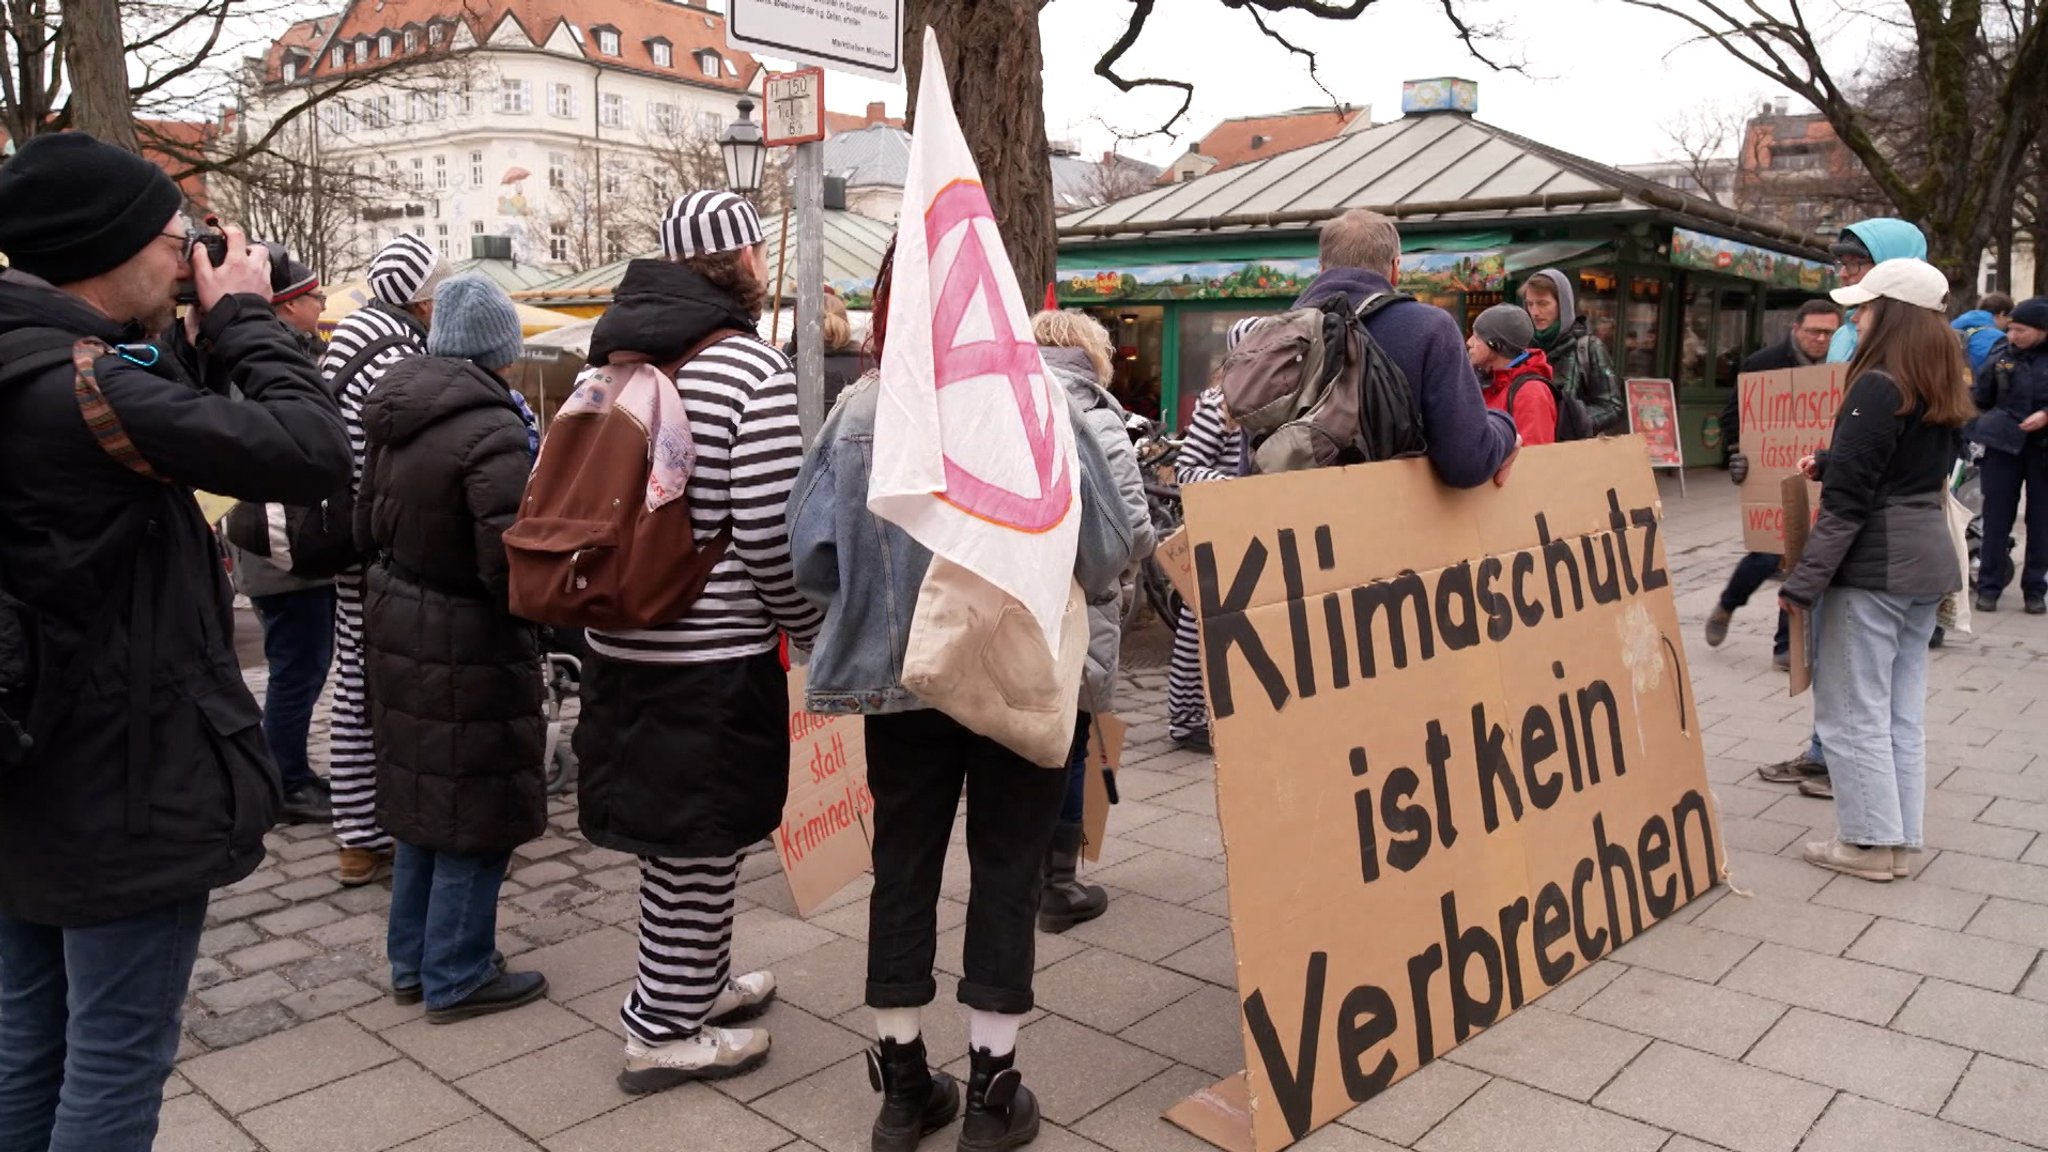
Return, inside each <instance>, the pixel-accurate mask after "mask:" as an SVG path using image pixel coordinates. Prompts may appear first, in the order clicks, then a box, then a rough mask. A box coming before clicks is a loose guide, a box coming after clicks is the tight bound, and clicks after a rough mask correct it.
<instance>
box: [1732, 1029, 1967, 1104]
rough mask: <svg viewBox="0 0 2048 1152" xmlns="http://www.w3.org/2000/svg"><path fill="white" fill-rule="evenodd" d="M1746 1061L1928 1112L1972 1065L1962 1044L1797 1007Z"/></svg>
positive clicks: (1760, 1066)
mask: <svg viewBox="0 0 2048 1152" xmlns="http://www.w3.org/2000/svg"><path fill="white" fill-rule="evenodd" d="M1743 1062H1744V1063H1747V1064H1754V1065H1756V1066H1757V1067H1759V1068H1769V1069H1771V1070H1772V1071H1774V1072H1783V1073H1785V1074H1786V1075H1787V1076H1796V1077H1799V1078H1800V1079H1803V1080H1813V1081H1818V1082H1819V1083H1822V1084H1826V1085H1829V1086H1831V1087H1835V1088H1840V1089H1842V1090H1843V1091H1845V1092H1854V1093H1856V1094H1857V1095H1859V1096H1864V1097H1868V1098H1870V1099H1872V1100H1883V1101H1885V1102H1886V1103H1888V1104H1893V1105H1897V1106H1899V1107H1902V1108H1908V1109H1911V1110H1913V1111H1915V1112H1924V1113H1926V1114H1928V1115H1930V1116H1931V1115H1933V1114H1934V1113H1936V1112H1938V1111H1940V1109H1941V1106H1942V1103H1943V1102H1944V1101H1946V1100H1947V1099H1948V1096H1949V1091H1950V1090H1951V1089H1953V1088H1954V1087H1955V1084H1956V1080H1957V1079H1958V1078H1960V1077H1961V1076H1962V1074H1963V1069H1964V1068H1965V1067H1967V1066H1968V1065H1969V1063H1970V1054H1969V1053H1968V1052H1965V1051H1963V1050H1962V1049H1960V1048H1951V1047H1949V1046H1948V1045H1946V1044H1937V1043H1935V1042H1934V1041H1932V1040H1920V1039H1916V1038H1915V1037H1912V1036H1904V1035H1901V1034H1899V1033H1897V1032H1888V1031H1886V1030H1885V1029H1883V1028H1876V1027H1872V1026H1871V1025H1869V1024H1859V1023H1856V1022H1855V1021H1851V1020H1843V1019H1841V1018H1840V1017H1836V1016H1825V1015H1822V1014H1821V1013H1818V1012H1809V1011H1807V1010H1806V1009H1804V1008H1794V1009H1793V1010H1792V1011H1790V1012H1788V1013H1786V1014H1785V1018H1784V1019H1783V1020H1780V1021H1778V1023H1777V1025H1776V1026H1775V1027H1773V1028H1772V1029H1771V1030H1770V1032H1769V1033H1768V1034H1766V1035H1765V1036H1764V1038H1763V1039H1762V1040H1760V1041H1758V1042H1757V1046H1756V1047H1755V1048H1753V1049H1751V1050H1750V1053H1749V1055H1748V1056H1746V1057H1744V1058H1743Z"/></svg>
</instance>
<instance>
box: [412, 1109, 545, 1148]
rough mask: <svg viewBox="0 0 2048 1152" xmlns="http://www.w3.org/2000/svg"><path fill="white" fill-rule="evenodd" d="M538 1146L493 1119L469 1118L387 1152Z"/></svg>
mask: <svg viewBox="0 0 2048 1152" xmlns="http://www.w3.org/2000/svg"><path fill="white" fill-rule="evenodd" d="M539 1148H540V1145H538V1144H535V1143H533V1142H532V1141H530V1140H528V1139H527V1138H526V1137H524V1136H521V1135H520V1134H519V1133H517V1132H514V1131H513V1130H512V1129H511V1128H510V1127H508V1126H507V1125H506V1124H505V1122H504V1121H503V1120H500V1119H498V1118H497V1117H496V1116H472V1117H470V1118H469V1119H467V1120H464V1121H463V1122H462V1123H460V1124H451V1125H449V1126H448V1127H446V1128H443V1129H441V1130H440V1131H439V1132H434V1133H430V1134H428V1135H425V1136H422V1137H420V1138H419V1139H417V1140H409V1141H407V1142H405V1143H404V1144H400V1145H399V1146H398V1147H396V1148H393V1149H392V1150H391V1152H536V1150H537V1149H539Z"/></svg>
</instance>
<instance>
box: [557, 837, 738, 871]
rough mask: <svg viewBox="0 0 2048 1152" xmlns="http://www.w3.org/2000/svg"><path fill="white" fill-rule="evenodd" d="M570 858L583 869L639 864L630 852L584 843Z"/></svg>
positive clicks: (579, 842)
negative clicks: (579, 850)
mask: <svg viewBox="0 0 2048 1152" xmlns="http://www.w3.org/2000/svg"><path fill="white" fill-rule="evenodd" d="M577 843H578V844H583V841H582V840H581V839H578V840H577ZM571 859H573V860H575V861H576V866H577V867H578V868H583V869H599V868H612V867H616V866H617V865H620V864H631V865H633V871H635V872H638V871H639V870H640V866H639V864H638V863H637V862H636V861H635V860H634V858H633V854H632V853H630V852H618V851H614V850H613V849H610V848H592V847H589V846H588V845H584V847H583V850H582V851H581V852H578V853H576V855H575V856H573V857H571ZM749 859H751V857H750V858H749Z"/></svg>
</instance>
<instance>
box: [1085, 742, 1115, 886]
mask: <svg viewBox="0 0 2048 1152" xmlns="http://www.w3.org/2000/svg"><path fill="white" fill-rule="evenodd" d="M1124 733H1125V725H1124V722H1123V721H1121V720H1119V719H1117V718H1116V717H1114V716H1097V717H1095V723H1094V725H1093V726H1092V727H1091V728H1089V730H1088V769H1087V772H1086V774H1085V776H1083V778H1082V784H1081V858H1082V859H1084V860H1086V861H1088V862H1089V863H1091V864H1092V863H1094V862H1095V861H1097V860H1100V859H1102V841H1103V839H1104V837H1106V836H1107V835H1108V833H1109V805H1110V795H1109V789H1110V780H1111V779H1112V778H1113V777H1115V775H1116V774H1117V773H1118V772H1119V771H1122V770H1123V766H1124Z"/></svg>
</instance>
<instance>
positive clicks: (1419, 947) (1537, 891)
mask: <svg viewBox="0 0 2048 1152" xmlns="http://www.w3.org/2000/svg"><path fill="white" fill-rule="evenodd" d="M1185 499H1186V501H1187V520H1188V528H1189V531H1190V533H1191V535H1192V537H1193V541H1194V564H1195V582H1196V592H1197V595H1196V597H1195V598H1194V601H1193V603H1194V604H1195V605H1196V606H1197V613H1198V615H1199V617H1200V619H1201V633H1202V647H1203V662H1204V668H1205V674H1206V678H1207V687H1208V692H1209V699H1210V702H1211V707H1212V711H1213V714H1214V726H1213V729H1212V731H1213V734H1214V739H1215V742H1216V750H1217V769H1216V773H1217V775H1216V779H1217V804H1218V813H1219V818H1220V820H1221V823H1222V828H1223V839H1224V845H1225V848H1226V852H1227V859H1228V879H1229V903H1230V919H1231V933H1232V936H1233V938H1234V940H1235V944H1236V954H1237V965H1238V966H1237V972H1238V992H1239V1005H1240V1010H1241V1016H1240V1025H1241V1027H1242V1030H1243V1039H1244V1047H1245V1059H1246V1063H1247V1072H1246V1073H1245V1074H1244V1083H1243V1085H1242V1088H1241V1089H1240V1088H1239V1087H1237V1086H1233V1085H1230V1084H1224V1085H1219V1086H1218V1087H1217V1088H1216V1089H1214V1090H1212V1091H1208V1092H1204V1093H1202V1094H1200V1095H1198V1096H1197V1097H1195V1098H1193V1099H1191V1100H1189V1101H1187V1102H1185V1103H1183V1104H1182V1105H1180V1106H1179V1107H1177V1108H1175V1109H1174V1110H1173V1111H1172V1112H1170V1113H1169V1114H1168V1116H1169V1118H1170V1119H1172V1120H1174V1121H1175V1122H1176V1123H1179V1124H1181V1125H1182V1126H1183V1127H1185V1128H1187V1129H1188V1130H1189V1131H1192V1132H1195V1133H1196V1134H1198V1135H1202V1136H1204V1137H1205V1138H1208V1139H1210V1140H1212V1141H1214V1142H1216V1143H1218V1144H1220V1145H1222V1146H1224V1147H1228V1148H1234V1149H1242V1150H1244V1152H1274V1150H1275V1149H1279V1148H1282V1147H1285V1146H1286V1145H1288V1144H1291V1143H1293V1142H1295V1141H1297V1140H1300V1139H1302V1138H1303V1137H1305V1136H1307V1135H1308V1133H1309V1132H1310V1131H1312V1130H1313V1129H1315V1128H1316V1127H1318V1126H1320V1125H1322V1124H1324V1123H1327V1122H1328V1121H1330V1120H1332V1119H1335V1118H1336V1117H1337V1116H1339V1115H1341V1114H1342V1113H1344V1112H1346V1111H1348V1110H1349V1109H1351V1108H1352V1107H1353V1106H1354V1105H1356V1104H1357V1103H1359V1102H1362V1101H1365V1100H1369V1099H1371V1098H1373V1097H1374V1096H1376V1095H1378V1094H1379V1093H1381V1092H1382V1091H1385V1090H1386V1089H1387V1088H1388V1087H1389V1086H1390V1085H1392V1084H1394V1083H1396V1082H1398V1081H1399V1080H1401V1079H1402V1078H1403V1077H1406V1076H1408V1075H1409V1074H1411V1073H1413V1072H1415V1071H1416V1070H1417V1069H1419V1068H1422V1067H1424V1066H1426V1065H1428V1064H1429V1063H1431V1062H1432V1061H1434V1060H1435V1059H1437V1058H1438V1057H1439V1056H1441V1055H1442V1054H1443V1053H1445V1052H1447V1051H1449V1050H1450V1049H1451V1048H1453V1047H1455V1046H1456V1045H1458V1044H1460V1043H1462V1042H1463V1041H1465V1040H1466V1039H1468V1038H1469V1037H1471V1036H1472V1035H1474V1034H1475V1033H1476V1032H1478V1031H1479V1030H1481V1029H1483V1028H1486V1027H1489V1026H1491V1025H1493V1024H1495V1023H1497V1022H1498V1021H1500V1020H1501V1019H1502V1018H1504V1017H1505V1016H1507V1015H1508V1014H1509V1013H1511V1012H1513V1011H1515V1010H1516V1009H1519V1008H1521V1007H1523V1006H1524V1005H1526V1004H1528V1003H1530V1002H1531V1001H1534V1000H1535V999H1537V998H1538V997H1539V996H1541V995H1543V993H1544V992H1545V991H1547V990H1548V989H1550V988H1553V987H1556V986H1557V985H1558V984H1560V983H1562V982H1563V981H1565V980H1566V979H1568V978H1569V977H1570V976H1571V975H1572V974H1573V973H1574V972H1577V971H1579V970H1580V969H1581V968H1582V967H1584V966H1585V965H1588V964H1591V963H1592V962H1593V961H1595V960H1597V959H1599V958H1600V957H1602V956H1604V955H1606V954H1607V953H1609V952H1610V951H1612V950H1613V949H1614V948H1616V947H1618V946H1619V945H1621V944H1622V943H1624V942H1626V941H1627V940H1630V939H1633V938H1634V937H1636V936H1638V935H1640V934H1641V933H1643V932H1645V931H1647V930H1649V929H1651V928H1652V927H1653V926H1654V925H1655V924H1657V923H1658V922H1659V921H1662V920H1664V919H1666V918H1668V917H1670V916H1671V915H1672V914H1673V913H1674V912H1676V911H1677V910H1678V909H1679V908H1680V907H1681V906H1683V905H1684V904H1685V903H1687V902H1688V901H1690V900H1692V899H1694V898H1696V897H1698V896H1700V895H1701V894H1703V893H1705V892H1706V891H1707V890H1708V889H1709V888H1711V887H1712V886H1713V885H1714V884H1715V883H1716V882H1717V880H1718V877H1719V874H1720V869H1719V861H1720V856H1721V847H1720V842H1719V829H1718V826H1717V823H1716V820H1715V817H1714V814H1713V810H1712V806H1711V803H1710V801H1709V796H1708V790H1707V779H1706V771H1705V760H1704V753H1703V749H1702V745H1701V734H1700V731H1699V729H1700V721H1699V717H1698V714H1697V711H1696V709H1695V707H1694V702H1693V700H1692V696H1691V681H1690V679H1689V676H1688V672H1687V668H1686V662H1685V653H1684V649H1683V647H1682V646H1681V639H1680V636H1681V633H1680V630H1679V622H1678V615H1677V611H1676V609H1675V607H1674V605H1673V601H1672V591H1671V578H1670V574H1669V568H1668V567H1667V564H1666V560H1665V554H1664V548H1663V535H1662V531H1661V528H1662V519H1661V517H1662V509H1661V505H1660V504H1659V502H1658V498H1657V487H1656V482H1655V480H1654V478H1653V474H1652V473H1651V471H1650V469H1649V468H1648V466H1647V465H1646V462H1645V460H1644V456H1643V450H1642V446H1641V445H1640V444H1638V443H1636V442H1634V441H1632V440H1628V439H1618V440H1599V441H1584V442H1579V443H1571V444H1559V445H1555V446H1551V447H1545V448H1541V449H1537V450H1534V451H1526V452H1524V453H1523V454H1522V457H1521V460H1520V463H1519V464H1518V465H1517V466H1516V468H1515V474H1514V478H1513V480H1512V481H1511V482H1510V483H1509V484H1508V485H1507V486H1506V487H1505V488H1495V487H1493V486H1492V485H1485V486H1482V487H1480V488H1478V489H1474V490H1471V491H1452V490H1449V489H1446V488H1444V487H1443V486H1442V485H1440V484H1439V483H1438V482H1437V480H1436V477H1435V475H1434V474H1433V472H1432V471H1431V469H1430V466H1429V465H1428V463H1426V462H1424V461H1421V460H1403V461H1394V462H1391V463H1385V464H1371V465H1365V466H1361V467H1356V468H1346V469H1341V470H1326V471H1316V472H1300V473H1292V474H1287V475H1276V476H1264V477H1254V478H1250V479H1245V480H1236V481H1232V482H1230V483H1228V484H1201V485H1190V486H1189V488H1188V491H1187V493H1186V497H1185Z"/></svg>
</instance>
